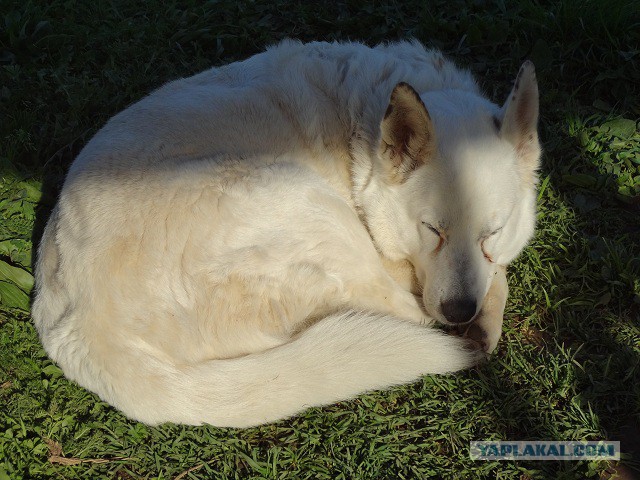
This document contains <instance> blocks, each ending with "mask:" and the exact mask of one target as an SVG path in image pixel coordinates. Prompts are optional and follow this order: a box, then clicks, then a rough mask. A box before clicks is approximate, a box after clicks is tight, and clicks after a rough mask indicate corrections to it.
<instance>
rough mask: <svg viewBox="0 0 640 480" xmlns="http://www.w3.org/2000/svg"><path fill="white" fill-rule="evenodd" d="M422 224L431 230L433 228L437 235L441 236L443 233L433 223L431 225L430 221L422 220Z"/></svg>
mask: <svg viewBox="0 0 640 480" xmlns="http://www.w3.org/2000/svg"><path fill="white" fill-rule="evenodd" d="M422 224H423V225H424V226H425V227H427V228H428V229H429V230H431V231H432V232H433V233H435V234H436V235H437V236H439V237H441V236H442V234H441V233H440V231H439V230H438V229H437V228H436V227H434V226H433V225H431V224H430V223H427V222H422Z"/></svg>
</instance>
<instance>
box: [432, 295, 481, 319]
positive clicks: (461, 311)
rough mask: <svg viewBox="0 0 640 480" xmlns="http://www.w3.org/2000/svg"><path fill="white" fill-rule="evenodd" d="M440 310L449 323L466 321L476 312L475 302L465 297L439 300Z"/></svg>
mask: <svg viewBox="0 0 640 480" xmlns="http://www.w3.org/2000/svg"><path fill="white" fill-rule="evenodd" d="M440 310H441V311H442V314H443V315H444V317H445V318H446V319H447V320H449V321H450V322H451V323H466V322H468V321H470V320H471V319H472V318H473V316H474V315H475V314H476V302H475V300H469V299H467V298H452V299H451V300H445V301H444V302H441V303H440Z"/></svg>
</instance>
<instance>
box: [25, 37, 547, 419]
mask: <svg viewBox="0 0 640 480" xmlns="http://www.w3.org/2000/svg"><path fill="white" fill-rule="evenodd" d="M537 118H538V90H537V84H536V80H535V74H534V69H533V65H532V64H531V63H525V64H524V65H523V66H522V68H521V70H520V73H519V74H518V78H517V80H516V83H515V86H514V88H513V91H512V93H511V95H510V96H509V98H508V99H507V101H506V103H505V104H504V106H503V107H502V108H499V107H497V106H496V105H494V104H492V103H491V102H489V101H488V100H487V99H485V98H484V97H483V96H482V95H481V94H480V93H479V90H478V87H477V86H476V83H475V82H474V80H473V78H472V77H471V75H470V74H469V73H468V72H465V71H462V70H459V69H457V68H456V67H455V66H454V65H453V64H451V63H450V62H449V61H447V60H445V59H444V58H443V56H442V55H441V54H440V53H439V52H437V51H429V50H425V49H424V47H422V46H421V45H420V44H419V43H417V42H401V43H395V44H390V45H381V46H378V47H376V48H373V49H372V48H368V47H366V46H364V45H361V44H357V43H333V44H329V43H311V44H306V45H305V44H301V43H298V42H294V41H286V42H283V43H281V44H279V45H277V46H275V47H272V48H270V49H268V50H267V51H266V52H265V53H262V54H260V55H256V56H254V57H252V58H249V59H248V60H246V61H244V62H239V63H233V64H230V65H227V66H224V67H220V68H214V69H211V70H208V71H206V72H203V73H201V74H199V75H195V76H194V77H191V78H187V79H183V80H178V81H175V82H172V83H169V84H168V85H165V86H164V87H162V88H160V89H159V90H157V91H155V92H154V93H152V94H151V95H150V96H148V97H146V98H145V99H143V100H141V101H140V102H138V103H137V104H135V105H133V106H131V107H129V108H128V109H126V110H125V111H124V112H122V113H120V114H118V115H116V116H115V117H114V118H112V119H111V120H110V121H109V123H108V124H107V125H106V126H105V127H104V128H103V129H102V130H101V131H100V132H99V133H98V134H97V135H96V136H95V137H94V138H93V139H92V140H91V141H90V142H89V143H88V144H87V146H86V147H85V148H84V150H83V151H82V153H81V154H80V155H79V157H78V158H77V159H76V161H75V162H74V164H73V165H72V166H71V169H70V171H69V174H68V176H67V179H66V181H65V184H64V188H63V189H62V192H61V194H60V199H59V202H58V205H57V207H56V208H55V210H54V211H53V213H52V215H51V218H50V219H49V222H48V225H47V227H46V231H45V233H44V236H43V238H42V242H41V245H40V249H39V259H38V263H37V295H36V297H35V301H34V304H33V318H34V321H35V324H36V327H37V329H38V331H39V333H40V337H41V339H42V342H43V344H44V347H45V349H46V350H47V352H48V354H49V355H50V356H51V358H52V359H53V360H55V361H56V362H58V364H59V365H60V367H61V368H62V369H63V371H64V372H65V374H66V375H67V376H68V377H69V378H71V379H73V380H75V381H77V382H78V383H79V384H81V385H83V386H84V387H86V388H88V389H89V390H92V391H93V392H96V393H97V394H98V395H99V396H100V397H101V398H102V399H104V400H105V401H107V402H109V403H111V404H112V405H114V406H115V407H117V408H119V409H120V410H122V411H123V412H124V413H125V414H126V415H127V416H129V417H131V418H134V419H137V420H140V421H142V422H146V423H150V424H157V423H160V422H167V421H171V422H181V423H188V424H200V423H210V424H214V425H219V426H240V427H244V426H250V425H256V424H261V423H265V422H271V421H275V420H278V419H281V418H284V417H287V416H290V415H293V414H295V413H296V412H299V411H300V410H302V409H304V408H306V407H309V406H313V405H323V404H327V403H331V402H334V401H338V400H343V399H347V398H350V397H353V396H354V395H357V394H358V393H360V392H363V391H366V390H371V389H377V388H383V387H387V386H389V385H393V384H399V383H403V382H409V381H412V380H414V379H416V378H418V377H419V376H420V375H422V374H426V373H445V372H453V371H456V370H459V369H462V368H466V367H469V366H471V365H473V364H474V363H475V362H476V361H477V360H478V359H479V358H480V357H481V356H483V355H484V352H482V351H481V350H478V349H476V350H474V349H472V348H469V344H470V341H469V340H465V339H462V338H459V337H456V336H452V335H446V334H444V333H442V332H441V331H439V330H437V329H433V328H429V327H428V326H426V325H427V324H430V323H432V322H433V320H432V319H436V320H439V321H440V322H442V323H445V324H456V325H461V324H465V325H466V324H471V323H470V322H471V321H472V320H475V321H474V323H473V324H472V325H473V328H474V329H475V331H474V332H472V333H470V334H469V335H470V336H471V337H474V338H476V339H477V340H479V341H480V342H482V345H483V347H484V350H486V351H490V350H492V349H493V348H494V347H495V345H496V343H497V341H498V338H499V336H500V331H501V325H502V312H503V309H504V304H505V299H506V294H507V287H506V280H505V274H504V266H505V265H506V264H507V263H508V262H510V261H511V260H512V259H513V258H514V257H515V256H516V255H518V253H519V252H520V250H521V249H522V248H523V247H524V246H525V244H526V243H527V241H528V239H529V238H530V236H531V235H532V232H533V228H534V218H535V184H536V169H537V167H538V161H539V156H540V147H539V143H538V136H537V131H536V129H537V127H536V123H537Z"/></svg>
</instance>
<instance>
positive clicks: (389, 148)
mask: <svg viewBox="0 0 640 480" xmlns="http://www.w3.org/2000/svg"><path fill="white" fill-rule="evenodd" d="M380 130H381V134H382V135H381V140H380V147H379V148H380V156H381V157H382V159H383V160H384V161H386V162H387V165H388V166H390V167H391V172H392V176H393V177H394V179H396V180H398V181H400V182H403V181H404V180H405V179H406V178H407V176H408V175H409V174H410V173H411V172H412V171H413V170H415V169H416V168H418V167H419V166H420V165H422V164H423V163H424V162H425V161H426V160H427V159H428V158H429V157H430V156H431V155H432V154H433V153H434V151H435V148H436V142H435V136H434V130H433V124H432V123H431V118H430V117H429V113H428V112H427V108H426V107H425V106H424V103H423V102H422V100H421V99H420V96H419V95H418V93H417V92H416V91H415V90H414V89H413V88H412V87H411V86H410V85H408V84H406V83H404V82H402V83H399V84H397V85H396V86H395V88H394V89H393V92H391V98H390V99H389V106H388V107H387V111H386V113H385V114H384V119H383V120H382V124H381V125H380Z"/></svg>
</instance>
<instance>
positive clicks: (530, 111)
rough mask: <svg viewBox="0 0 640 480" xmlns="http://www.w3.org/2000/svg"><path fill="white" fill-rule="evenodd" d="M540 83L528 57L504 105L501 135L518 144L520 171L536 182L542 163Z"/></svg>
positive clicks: (516, 145)
mask: <svg viewBox="0 0 640 480" xmlns="http://www.w3.org/2000/svg"><path fill="white" fill-rule="evenodd" d="M538 110H539V106H538V82H537V81H536V71H535V67H534V66H533V63H532V62H531V61H529V60H527V61H526V62H524V63H523V64H522V66H521V67H520V71H519V72H518V76H517V77H516V81H515V84H514V85H513V89H512V90H511V93H510V94H509V98H507V101H506V102H505V103H504V106H503V107H502V122H501V123H502V125H501V127H500V135H501V136H502V137H503V138H505V139H506V140H508V141H509V142H511V143H512V144H513V145H514V146H515V147H516V151H517V155H518V160H519V162H520V167H521V172H522V174H523V176H525V177H531V180H532V181H535V171H536V170H537V169H538V167H539V162H540V142H539V141H538Z"/></svg>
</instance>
